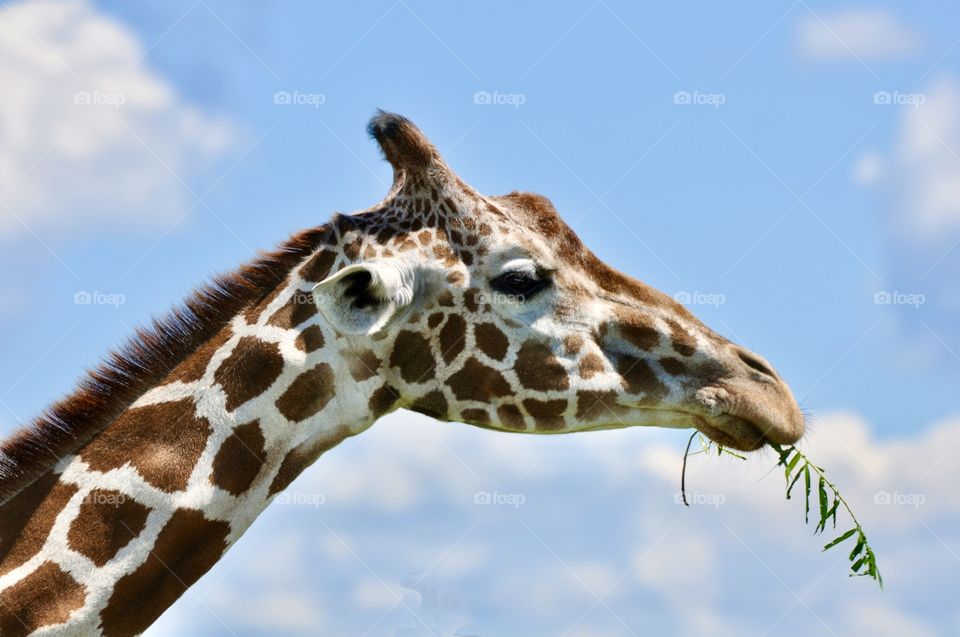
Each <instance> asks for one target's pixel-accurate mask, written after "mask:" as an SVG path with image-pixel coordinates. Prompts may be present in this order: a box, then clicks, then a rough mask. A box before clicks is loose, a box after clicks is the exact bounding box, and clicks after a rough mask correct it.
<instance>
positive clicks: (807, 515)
mask: <svg viewBox="0 0 960 637" xmlns="http://www.w3.org/2000/svg"><path fill="white" fill-rule="evenodd" d="M803 484H804V487H806V491H807V508H806V510H805V511H804V513H803V522H804V524H810V465H804V466H803Z"/></svg>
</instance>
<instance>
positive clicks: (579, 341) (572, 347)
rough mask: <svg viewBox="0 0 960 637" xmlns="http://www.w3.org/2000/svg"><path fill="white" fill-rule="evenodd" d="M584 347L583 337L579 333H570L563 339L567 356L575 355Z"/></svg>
mask: <svg viewBox="0 0 960 637" xmlns="http://www.w3.org/2000/svg"><path fill="white" fill-rule="evenodd" d="M581 347H583V337H582V336H580V335H579V334H570V335H569V336H566V337H564V339H563V352H564V353H565V354H566V355H567V356H574V355H576V353H577V352H579V351H580V348H581Z"/></svg>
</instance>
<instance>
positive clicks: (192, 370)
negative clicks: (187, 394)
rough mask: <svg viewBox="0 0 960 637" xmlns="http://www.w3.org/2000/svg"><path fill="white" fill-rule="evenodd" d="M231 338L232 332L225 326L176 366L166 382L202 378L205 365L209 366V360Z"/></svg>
mask: <svg viewBox="0 0 960 637" xmlns="http://www.w3.org/2000/svg"><path fill="white" fill-rule="evenodd" d="M231 336H233V330H231V329H230V326H229V325H227V326H226V327H224V328H223V329H222V330H220V332H219V333H217V335H216V336H214V337H213V338H211V339H210V340H209V341H207V342H206V343H204V344H203V345H201V346H200V347H199V348H198V349H197V351H195V352H194V353H193V354H191V355H190V356H188V357H187V358H186V359H185V360H184V361H183V362H182V363H180V364H179V365H177V366H176V367H175V368H174V370H173V371H172V372H170V375H169V376H168V377H167V379H166V380H167V382H174V381H178V380H179V381H180V382H182V383H190V382H193V381H196V380H200V379H201V378H203V375H204V373H205V372H206V371H207V365H209V364H210V359H211V358H213V355H214V354H216V353H217V350H218V349H220V348H221V347H223V346H224V345H226V344H227V341H229V340H230V337H231Z"/></svg>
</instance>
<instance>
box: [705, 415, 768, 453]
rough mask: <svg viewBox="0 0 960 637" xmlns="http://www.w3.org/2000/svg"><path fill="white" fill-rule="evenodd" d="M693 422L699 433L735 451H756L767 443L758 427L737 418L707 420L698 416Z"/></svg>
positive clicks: (721, 417) (722, 417) (725, 416)
mask: <svg viewBox="0 0 960 637" xmlns="http://www.w3.org/2000/svg"><path fill="white" fill-rule="evenodd" d="M694 420H695V422H696V427H697V429H698V430H699V431H700V432H702V433H703V434H704V435H705V436H707V437H708V438H709V439H710V440H712V441H714V442H715V443H717V444H718V445H721V446H723V447H730V448H731V449H736V450H737V451H757V450H758V449H762V448H763V447H765V446H766V444H767V443H768V442H769V441H768V440H767V437H766V436H765V435H764V433H763V431H761V429H760V428H759V427H758V426H756V425H754V424H753V423H751V422H750V421H748V420H745V419H743V418H739V417H737V416H731V415H728V414H725V415H723V416H719V417H715V418H710V419H709V420H708V419H707V418H704V417H702V416H698V417H696V418H695V419H694Z"/></svg>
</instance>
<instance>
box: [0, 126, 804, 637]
mask: <svg viewBox="0 0 960 637" xmlns="http://www.w3.org/2000/svg"><path fill="white" fill-rule="evenodd" d="M368 130H369V132H370V134H371V136H372V137H373V138H374V139H375V140H376V142H377V143H378V144H379V146H380V150H381V152H382V154H383V155H384V157H385V158H386V160H387V161H388V162H389V163H390V164H391V166H392V168H393V173H394V177H393V184H392V186H391V188H390V190H389V192H388V193H387V195H386V197H385V198H384V199H383V200H382V201H381V202H380V203H378V204H376V205H374V206H372V207H370V208H367V209H364V210H361V211H358V212H356V213H353V214H350V215H343V214H336V215H334V217H333V218H332V219H331V220H330V221H329V222H328V223H326V224H324V225H321V226H318V227H316V228H312V229H309V230H306V231H304V232H301V233H299V234H297V235H294V236H293V237H292V238H291V239H289V240H288V241H287V242H285V243H284V244H282V245H281V246H280V247H279V248H278V249H277V250H276V251H274V252H271V253H267V254H263V255H261V256H260V257H259V258H257V259H256V260H255V261H253V262H252V263H250V264H248V265H246V266H243V267H241V268H240V269H239V270H238V271H236V272H235V273H233V274H232V275H229V276H226V277H221V278H219V279H217V280H215V281H214V282H213V283H212V284H211V285H209V286H207V287H205V288H202V289H201V290H199V291H198V292H196V293H195V294H194V295H193V296H192V297H190V298H189V299H188V300H187V301H186V302H185V304H184V305H182V306H180V307H178V308H177V309H175V310H174V311H173V312H172V313H171V314H170V315H169V316H167V317H166V318H163V319H159V320H156V321H155V322H154V324H153V325H152V326H151V327H150V328H149V329H142V330H139V331H138V332H137V333H136V334H135V335H134V336H133V338H132V339H131V340H130V341H129V343H128V344H127V345H126V346H125V347H124V348H123V349H121V350H120V351H118V352H115V353H112V354H111V355H110V356H109V357H108V358H107V360H106V362H105V363H104V364H103V365H102V366H101V367H99V368H98V369H95V370H94V371H92V372H91V373H90V374H89V376H88V377H86V378H85V380H83V381H82V382H81V383H80V385H79V387H78V389H77V390H76V391H75V393H73V394H72V395H70V396H67V397H66V398H64V399H62V400H61V401H59V402H58V403H55V404H54V405H53V406H52V407H51V408H49V409H48V410H47V411H46V412H45V413H44V414H43V415H41V416H40V417H39V418H38V419H37V420H36V421H35V422H34V423H31V424H30V425H28V426H27V427H25V428H24V429H23V430H21V431H20V432H18V434H17V435H15V436H14V437H13V438H11V439H10V440H8V441H7V442H6V443H4V444H3V446H2V447H0V635H3V636H4V637H15V636H20V635H32V634H36V635H41V634H42V635H104V636H108V637H114V636H119V635H136V634H140V633H142V632H143V631H144V630H146V628H147V627H148V626H149V625H150V624H151V623H152V622H153V621H154V620H156V619H157V618H158V617H159V616H160V615H161V614H162V613H163V612H164V610H165V609H166V608H168V607H169V606H170V605H171V604H173V603H174V602H175V601H176V600H177V598H178V597H179V596H180V595H182V594H183V593H184V591H185V590H187V588H189V587H190V586H191V585H192V584H194V583H195V582H196V581H197V580H198V579H199V578H200V577H201V576H202V575H203V574H204V573H206V572H207V571H208V570H209V569H210V568H212V567H213V566H214V564H215V563H216V562H217V561H218V560H219V559H220V557H221V556H222V555H223V553H224V552H225V551H226V550H227V549H228V547H230V546H231V545H232V544H233V543H234V542H236V541H237V539H238V538H239V537H240V536H241V535H242V534H243V532H244V531H245V530H246V529H247V528H248V527H249V526H250V524H251V523H252V522H253V521H254V519H255V518H256V517H257V515H258V514H259V513H260V512H261V511H263V510H264V508H265V507H266V506H267V505H268V504H269V503H270V502H271V500H272V499H273V498H274V497H275V496H276V495H277V494H278V493H280V492H281V491H282V490H283V489H284V488H285V487H286V486H287V485H289V484H290V482H292V481H293V479H294V478H296V477H297V475H299V474H300V472H301V471H303V470H304V469H305V468H306V467H308V466H310V465H311V464H312V463H313V462H314V461H315V460H316V459H317V458H318V457H319V456H320V455H321V454H323V453H324V452H325V451H327V450H329V449H331V448H332V447H334V446H335V445H337V444H338V443H340V442H342V441H343V440H345V439H346V438H348V437H350V436H354V435H357V434H359V433H361V432H363V431H364V430H366V429H367V428H369V427H370V426H371V425H372V424H373V423H374V422H375V421H376V420H378V419H379V418H380V417H381V416H383V415H385V414H387V413H389V412H391V411H393V410H396V409H400V408H405V409H410V410H413V411H417V412H420V413H423V414H427V415H429V416H432V417H434V418H436V419H439V420H443V421H457V422H463V423H467V424H471V425H475V426H478V427H484V428H488V429H493V430H497V431H501V432H516V433H531V434H558V433H568V432H578V431H589V430H596V429H610V428H619V427H630V426H662V427H674V428H690V427H695V428H697V429H699V430H700V431H701V432H703V433H704V434H705V435H706V436H708V437H709V438H711V439H712V440H714V441H716V442H718V443H720V444H723V445H726V446H730V447H734V448H736V449H740V450H748V451H749V450H756V449H759V448H761V447H763V446H764V445H765V444H767V443H769V442H773V443H793V442H795V441H797V440H798V439H799V438H800V437H801V435H802V433H803V429H804V420H803V416H802V414H801V412H800V410H799V408H798V407H797V403H796V401H795V400H794V398H793V396H792V394H791V392H790V389H789V388H788V386H787V384H786V383H785V382H784V381H783V380H782V379H781V378H780V377H779V376H778V375H777V373H776V372H775V371H774V370H773V368H772V367H771V366H770V364H769V363H767V362H766V361H764V360H763V359H762V358H760V357H759V356H757V355H756V354H753V353H751V352H749V351H747V350H745V349H743V348H741V347H739V346H737V345H735V344H733V343H732V342H730V341H728V340H727V339H725V338H723V337H721V336H719V335H718V334H716V333H714V332H713V331H711V330H710V329H709V328H708V327H706V326H705V325H704V324H703V323H701V322H700V321H699V320H697V319H696V318H695V317H694V316H693V315H692V314H691V313H690V312H689V311H687V310H686V309H685V308H684V307H683V306H682V305H680V304H679V303H677V302H675V301H674V300H673V299H672V298H670V297H669V296H667V295H665V294H663V293H661V292H659V291H657V290H655V289H653V288H651V287H649V286H647V285H645V284H643V283H641V282H640V281H638V280H636V279H633V278H630V277H629V276H627V275H624V274H621V273H620V272H618V271H616V270H614V269H612V268H610V267H609V266H607V265H606V264H604V263H603V262H602V261H600V260H599V259H598V258H597V257H596V256H594V254H593V253H592V252H590V251H589V250H588V249H587V248H586V247H585V246H584V245H583V244H582V243H581V241H580V240H579V238H578V237H577V236H576V235H575V234H574V232H573V231H572V230H571V229H570V228H569V227H568V226H567V225H566V224H565V223H564V222H563V221H562V220H561V218H560V216H559V215H558V214H557V212H556V210H555V209H554V208H553V206H552V204H551V203H550V201H549V200H547V199H546V198H544V197H542V196H540V195H535V194H530V193H525V192H512V193H510V194H507V195H503V196H484V195H481V194H480V193H478V192H477V191H475V190H474V189H473V188H472V187H470V186H469V185H467V184H466V183H465V182H464V181H462V180H461V179H460V178H459V177H458V176H457V175H456V174H455V173H454V172H453V171H452V169H451V168H450V167H449V166H448V165H447V164H446V163H445V162H444V160H443V159H442V158H441V156H440V155H439V153H438V152H437V150H436V149H435V147H434V146H433V145H432V144H431V143H430V142H429V141H428V140H427V138H426V137H425V136H424V135H423V134H422V133H421V132H420V131H419V129H417V128H416V127H415V126H414V125H413V124H412V123H411V122H410V121H409V120H407V119H405V118H403V117H401V116H399V115H395V114H391V113H385V112H382V111H378V113H377V114H376V115H375V116H374V118H373V119H372V120H371V121H370V123H369V126H368Z"/></svg>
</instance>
